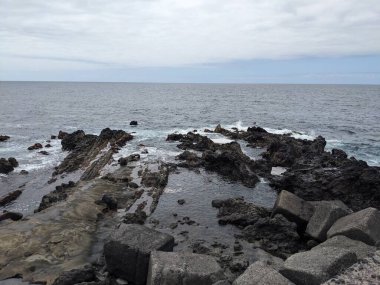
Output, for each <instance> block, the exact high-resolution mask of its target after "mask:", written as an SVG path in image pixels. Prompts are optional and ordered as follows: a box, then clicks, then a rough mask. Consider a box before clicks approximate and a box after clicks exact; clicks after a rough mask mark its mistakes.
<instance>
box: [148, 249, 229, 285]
mask: <svg viewBox="0 0 380 285" xmlns="http://www.w3.org/2000/svg"><path fill="white" fill-rule="evenodd" d="M223 278H224V275H223V270H222V268H221V267H220V266H219V264H218V263H217V262H216V260H215V258H214V257H212V256H209V255H204V254H195V253H189V252H160V251H154V252H152V254H151V256H150V262H149V273H148V280H147V285H177V284H183V285H191V284H197V285H211V284H213V283H214V282H216V281H219V280H222V279H223Z"/></svg>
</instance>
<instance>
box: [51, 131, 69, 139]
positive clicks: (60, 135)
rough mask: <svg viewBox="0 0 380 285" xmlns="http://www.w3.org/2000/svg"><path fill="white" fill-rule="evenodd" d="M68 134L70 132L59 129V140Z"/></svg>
mask: <svg viewBox="0 0 380 285" xmlns="http://www.w3.org/2000/svg"><path fill="white" fill-rule="evenodd" d="M67 135H68V133H66V132H64V131H59V133H58V139H59V140H62V139H64V138H65V137H66V136H67ZM52 138H53V136H52Z"/></svg>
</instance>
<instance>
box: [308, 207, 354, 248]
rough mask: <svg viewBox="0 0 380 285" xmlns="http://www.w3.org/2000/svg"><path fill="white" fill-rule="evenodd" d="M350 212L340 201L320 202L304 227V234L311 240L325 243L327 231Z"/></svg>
mask: <svg viewBox="0 0 380 285" xmlns="http://www.w3.org/2000/svg"><path fill="white" fill-rule="evenodd" d="M351 212H352V211H351V210H350V209H349V208H348V207H347V206H346V205H345V204H344V203H343V202H341V201H339V200H337V201H322V202H319V203H318V204H316V205H315V211H314V214H313V216H312V217H311V218H310V220H309V223H308V224H307V227H306V233H307V234H308V235H310V236H311V237H312V238H314V239H316V240H319V241H325V240H326V239H327V231H328V230H329V229H330V228H331V226H332V225H333V224H334V223H335V222H336V221H337V220H338V219H340V218H341V217H344V216H346V215H348V214H350V213H351Z"/></svg>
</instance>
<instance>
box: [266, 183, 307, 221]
mask: <svg viewBox="0 0 380 285" xmlns="http://www.w3.org/2000/svg"><path fill="white" fill-rule="evenodd" d="M313 213H314V206H313V205H312V204H310V203H309V202H307V201H305V200H303V199H301V198H299V197H298V196H296V195H294V194H293V193H291V192H288V191H286V190H282V191H281V193H280V195H278V197H277V200H276V203H275V205H274V207H273V212H272V216H274V215H275V214H281V215H283V216H284V217H285V218H287V219H288V220H289V221H291V222H295V223H297V224H298V225H299V226H302V227H303V226H306V224H307V223H308V221H309V220H310V218H311V216H312V215H313Z"/></svg>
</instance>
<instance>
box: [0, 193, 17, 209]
mask: <svg viewBox="0 0 380 285" xmlns="http://www.w3.org/2000/svg"><path fill="white" fill-rule="evenodd" d="M21 193H22V191H21V190H15V191H12V192H10V193H8V194H6V195H5V196H2V197H0V206H5V205H7V204H9V203H10V202H12V201H14V200H16V199H17V198H18V197H19V196H20V195H21Z"/></svg>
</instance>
